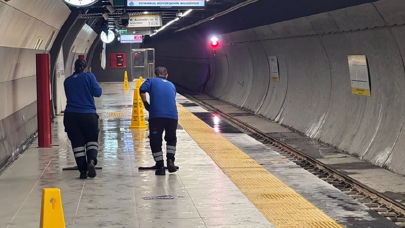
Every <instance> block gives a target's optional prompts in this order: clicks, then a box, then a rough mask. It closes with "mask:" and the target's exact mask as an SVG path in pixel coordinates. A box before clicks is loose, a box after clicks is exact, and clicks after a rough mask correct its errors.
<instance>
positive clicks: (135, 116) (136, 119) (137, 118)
mask: <svg viewBox="0 0 405 228" xmlns="http://www.w3.org/2000/svg"><path fill="white" fill-rule="evenodd" d="M141 80H142V78H139V79H138V80H136V84H135V89H134V100H133V104H132V119H131V126H129V128H148V126H147V125H146V122H145V114H144V113H143V109H144V106H143V101H142V98H141V95H140V94H139V88H140V87H141V84H142V82H141Z"/></svg>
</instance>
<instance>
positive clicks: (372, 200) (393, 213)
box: [185, 95, 405, 227]
mask: <svg viewBox="0 0 405 228" xmlns="http://www.w3.org/2000/svg"><path fill="white" fill-rule="evenodd" d="M185 97H187V98H188V99H190V100H193V101H194V102H195V103H197V104H199V105H201V106H202V107H205V108H206V109H208V110H210V111H213V112H216V113H218V114H219V115H221V116H222V117H223V118H224V119H226V120H228V122H229V124H231V125H234V126H235V127H237V128H239V129H240V130H242V131H244V132H245V133H248V134H249V135H250V136H251V137H253V138H255V139H256V140H258V141H260V142H262V143H263V144H265V145H268V146H269V147H271V148H272V149H273V150H275V151H277V152H278V153H280V154H281V155H283V156H285V157H286V158H288V159H290V160H291V161H292V162H294V163H296V164H297V165H299V166H301V167H302V168H304V169H305V170H307V171H308V172H310V173H312V174H313V175H315V176H317V177H318V178H320V179H322V180H324V181H325V182H327V183H329V184H331V185H333V186H334V187H335V188H337V189H339V190H340V191H342V192H343V193H345V194H347V195H349V196H351V197H352V198H354V199H356V200H357V201H358V202H360V203H362V204H364V205H365V206H367V207H369V208H370V210H372V211H375V212H377V213H378V214H380V215H381V216H383V217H385V218H386V219H388V220H389V221H392V222H394V223H395V224H396V225H397V226H399V227H405V206H404V205H402V204H401V203H398V202H396V201H395V200H393V199H390V198H388V197H387V196H385V195H382V194H381V193H379V192H377V191H375V190H374V189H371V188H369V187H368V186H366V185H364V184H362V183H360V182H358V181H356V180H354V179H353V178H351V177H349V176H347V175H345V174H343V173H341V172H339V171H337V170H335V169H332V168H330V167H329V166H327V165H325V164H323V163H322V162H319V161H317V160H315V159H313V158H311V157H309V156H307V155H305V154H303V153H301V152H299V151H297V150H295V149H294V148H291V147H290V146H288V145H286V144H284V143H282V142H280V141H278V140H277V139H274V138H272V137H270V136H268V135H266V134H265V133H263V132H261V131H260V130H258V129H256V128H254V127H252V126H250V125H248V124H246V123H244V122H242V121H240V120H238V119H235V118H233V117H232V116H231V115H229V114H227V113H225V112H223V111H221V110H219V109H217V108H215V107H214V106H212V105H210V104H208V103H206V102H204V101H202V100H199V99H197V98H195V97H193V96H189V95H185Z"/></svg>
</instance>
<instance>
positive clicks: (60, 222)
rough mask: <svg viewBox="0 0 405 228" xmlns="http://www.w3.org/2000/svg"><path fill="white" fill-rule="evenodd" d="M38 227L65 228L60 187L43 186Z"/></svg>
mask: <svg viewBox="0 0 405 228" xmlns="http://www.w3.org/2000/svg"><path fill="white" fill-rule="evenodd" d="M39 228H66V226H65V217H64V215H63V207H62V197H61V194H60V189H58V188H44V190H43V193H42V206H41V223H40V225H39Z"/></svg>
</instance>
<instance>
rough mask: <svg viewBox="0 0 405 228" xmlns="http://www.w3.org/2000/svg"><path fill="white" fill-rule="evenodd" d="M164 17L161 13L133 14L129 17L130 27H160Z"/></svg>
mask: <svg viewBox="0 0 405 228" xmlns="http://www.w3.org/2000/svg"><path fill="white" fill-rule="evenodd" d="M160 26H162V17H161V16H160V15H132V16H130V17H129V23H128V26H127V27H128V28H142V27H160Z"/></svg>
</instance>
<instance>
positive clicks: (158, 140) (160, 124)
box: [149, 118, 178, 166]
mask: <svg viewBox="0 0 405 228" xmlns="http://www.w3.org/2000/svg"><path fill="white" fill-rule="evenodd" d="M177 122H178V120H176V119H169V118H153V119H149V137H150V148H151V149H152V155H153V159H154V160H155V162H156V166H164V164H163V151H162V141H163V140H162V136H163V131H165V141H166V158H167V159H172V160H173V161H174V160H175V155H176V144H177V136H176V130H177Z"/></svg>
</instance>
